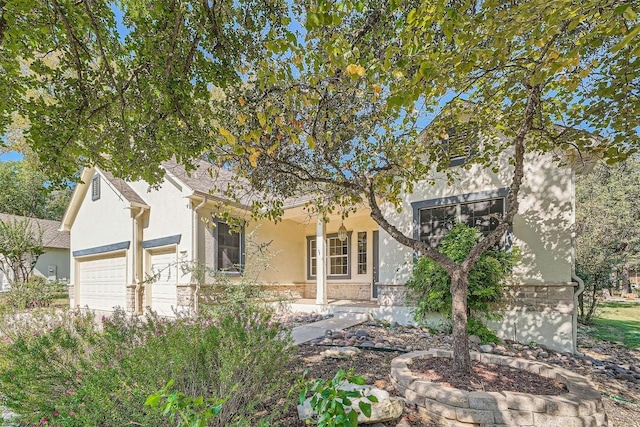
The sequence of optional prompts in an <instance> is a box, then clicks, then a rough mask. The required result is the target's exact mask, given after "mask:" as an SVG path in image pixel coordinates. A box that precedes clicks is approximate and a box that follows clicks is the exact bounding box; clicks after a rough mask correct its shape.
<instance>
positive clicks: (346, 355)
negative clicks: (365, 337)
mask: <svg viewBox="0 0 640 427" xmlns="http://www.w3.org/2000/svg"><path fill="white" fill-rule="evenodd" d="M360 351H361V350H360V349H359V348H356V347H336V348H330V349H328V350H325V351H323V352H322V353H320V355H321V356H322V357H330V358H332V359H351V358H352V357H353V356H355V355H356V354H358V353H360Z"/></svg>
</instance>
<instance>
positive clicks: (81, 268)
mask: <svg viewBox="0 0 640 427" xmlns="http://www.w3.org/2000/svg"><path fill="white" fill-rule="evenodd" d="M78 273H79V278H80V280H79V288H80V290H79V297H80V301H79V304H80V306H85V305H86V306H89V308H91V309H95V310H105V311H113V309H114V308H115V307H122V308H125V307H126V290H127V287H126V284H127V263H126V257H125V256H115V257H108V258H106V257H105V258H98V259H91V260H85V261H80V262H79V264H78Z"/></svg>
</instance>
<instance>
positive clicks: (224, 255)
mask: <svg viewBox="0 0 640 427" xmlns="http://www.w3.org/2000/svg"><path fill="white" fill-rule="evenodd" d="M243 234H244V229H241V230H239V231H238V230H234V229H233V228H232V227H230V226H229V225H228V224H227V223H224V222H222V221H216V228H215V230H214V238H215V241H216V254H215V257H216V259H215V261H216V270H219V271H225V272H227V273H231V274H240V273H241V272H242V267H243V263H244V254H243V252H244V248H243V246H244V242H243V241H244V239H243Z"/></svg>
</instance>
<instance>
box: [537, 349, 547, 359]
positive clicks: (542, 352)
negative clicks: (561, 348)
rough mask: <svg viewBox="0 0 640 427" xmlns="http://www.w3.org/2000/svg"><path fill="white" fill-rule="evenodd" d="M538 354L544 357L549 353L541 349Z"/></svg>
mask: <svg viewBox="0 0 640 427" xmlns="http://www.w3.org/2000/svg"><path fill="white" fill-rule="evenodd" d="M538 356H539V357H542V358H543V359H546V358H548V357H549V353H547V352H546V351H541V352H540V353H538Z"/></svg>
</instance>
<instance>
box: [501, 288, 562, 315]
mask: <svg viewBox="0 0 640 427" xmlns="http://www.w3.org/2000/svg"><path fill="white" fill-rule="evenodd" d="M573 293H574V285H573V284H566V283H558V284H540V285H530V284H526V285H511V286H509V287H507V292H506V295H505V297H506V303H507V304H506V307H505V310H506V311H508V310H519V311H523V312H527V311H535V312H539V313H548V312H557V313H560V314H573V309H574V304H573Z"/></svg>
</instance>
